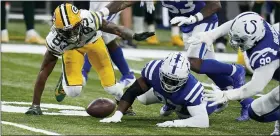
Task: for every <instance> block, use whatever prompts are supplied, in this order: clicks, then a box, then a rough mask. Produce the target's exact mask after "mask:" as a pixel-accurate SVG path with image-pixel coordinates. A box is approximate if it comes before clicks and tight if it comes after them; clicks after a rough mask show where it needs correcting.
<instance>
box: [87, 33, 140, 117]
mask: <svg viewBox="0 0 280 136" xmlns="http://www.w3.org/2000/svg"><path fill="white" fill-rule="evenodd" d="M84 48H85V49H86V51H87V54H88V58H89V61H90V63H91V65H92V67H93V68H94V69H95V71H96V72H97V74H98V76H99V79H100V80H101V85H102V86H103V88H104V90H105V91H106V92H108V93H109V94H111V95H113V96H115V98H116V100H117V101H119V100H120V98H121V97H122V95H123V88H122V87H121V85H120V84H119V83H116V77H115V73H114V70H113V66H112V63H111V60H110V56H109V53H108V51H107V48H106V46H105V43H104V41H103V40H102V38H99V39H98V40H97V41H96V42H94V43H92V44H87V45H86V46H84ZM125 114H128V115H135V113H134V112H133V110H132V108H130V109H129V110H127V111H126V113H125Z"/></svg>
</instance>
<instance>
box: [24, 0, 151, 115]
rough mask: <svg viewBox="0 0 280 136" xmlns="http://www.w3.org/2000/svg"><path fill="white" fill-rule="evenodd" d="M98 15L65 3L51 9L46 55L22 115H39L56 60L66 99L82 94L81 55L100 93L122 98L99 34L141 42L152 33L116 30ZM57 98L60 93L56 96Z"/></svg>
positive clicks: (117, 27)
mask: <svg viewBox="0 0 280 136" xmlns="http://www.w3.org/2000/svg"><path fill="white" fill-rule="evenodd" d="M102 18H103V14H102V13H101V12H90V11H88V10H78V9H77V8H76V7H75V6H74V5H71V4H69V3H65V4H61V5H60V6H58V7H57V8H56V9H55V12H54V16H53V26H52V27H51V31H50V32H49V34H48V36H47V37H46V47H47V51H46V53H45V56H44V60H43V62H42V65H41V69H40V72H39V73H38V77H37V80H36V83H35V87H34V95H33V103H32V106H31V107H30V108H29V109H28V111H27V112H26V114H32V115H42V111H41V109H40V101H41V96H42V93H43V90H44V88H45V83H46V81H47V78H48V76H49V75H50V74H51V72H52V70H53V68H54V66H55V64H56V62H57V59H58V58H57V56H58V55H62V64H63V65H62V71H63V72H62V80H61V81H62V83H61V85H60V86H62V88H63V90H64V92H65V93H66V95H68V96H71V97H76V96H78V95H79V94H80V93H81V91H82V88H83V86H82V84H83V78H82V73H81V70H82V66H83V63H84V54H85V53H87V54H88V58H89V61H90V63H91V64H92V66H93V68H94V69H95V70H96V72H97V73H98V76H99V79H100V80H101V85H102V86H103V88H104V90H105V91H106V92H108V93H110V94H112V95H113V96H115V98H116V100H119V99H120V98H121V96H122V94H123V90H122V89H120V87H119V85H118V84H117V83H116V78H115V75H114V70H113V67H112V64H111V60H110V56H109V54H108V52H107V49H106V46H105V44H104V41H103V39H102V38H101V35H102V34H101V31H104V32H108V33H112V34H116V35H118V36H120V37H122V38H124V39H134V40H137V41H141V40H145V39H147V38H148V37H150V36H153V35H154V32H144V33H140V34H135V33H134V32H133V31H132V30H130V29H128V28H125V27H123V26H117V25H115V24H113V23H111V22H107V21H106V20H104V19H102ZM57 93H58V95H59V93H61V92H57Z"/></svg>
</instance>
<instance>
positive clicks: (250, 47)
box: [188, 12, 280, 135]
mask: <svg viewBox="0 0 280 136" xmlns="http://www.w3.org/2000/svg"><path fill="white" fill-rule="evenodd" d="M278 25H279V24H278ZM276 27H277V26H275V28H276ZM275 28H274V27H273V26H272V25H270V24H269V23H267V22H266V21H264V20H263V18H262V17H261V16H259V15H258V14H257V13H255V12H245V13H242V14H240V15H238V16H237V17H236V18H235V19H233V20H230V21H228V22H226V23H225V24H223V25H222V26H220V27H218V28H216V29H214V30H212V31H209V32H204V33H200V34H198V35H195V36H194V37H192V38H190V40H189V41H188V42H189V43H190V44H196V43H201V42H204V43H206V44H207V45H210V44H212V42H213V41H214V40H215V39H217V38H219V37H221V36H224V35H226V34H227V33H229V37H230V43H231V45H232V47H234V48H241V50H243V51H246V54H247V55H248V58H249V62H250V66H251V68H252V69H253V70H254V73H253V76H252V79H251V81H249V82H248V83H247V84H245V85H244V86H242V87H240V88H238V89H230V90H228V91H224V92H218V91H206V93H207V94H205V97H206V100H208V101H214V103H213V104H211V105H210V106H212V105H216V104H219V103H224V102H227V101H229V100H240V99H244V98H248V97H252V96H254V95H256V94H258V93H261V92H262V91H263V89H264V88H265V86H266V85H267V84H268V83H269V82H270V80H271V79H274V80H277V81H280V78H279V75H280V68H279V58H280V57H279V56H278V54H277V53H278V52H279V50H280V45H279V42H280V41H279V39H280V36H279V29H278V30H276V29H275ZM278 28H279V26H278ZM279 106H280V105H279V85H278V86H277V87H275V88H274V89H273V90H271V91H270V92H269V93H267V94H265V95H264V96H262V97H260V98H258V99H256V100H254V101H253V102H252V103H251V105H250V107H249V115H250V118H252V119H254V120H256V121H259V122H271V121H277V122H276V124H275V125H276V127H275V131H274V133H273V134H278V135H279V122H278V121H279V119H280V111H279ZM277 126H278V127H277Z"/></svg>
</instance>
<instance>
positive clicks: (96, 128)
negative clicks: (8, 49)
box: [1, 23, 278, 135]
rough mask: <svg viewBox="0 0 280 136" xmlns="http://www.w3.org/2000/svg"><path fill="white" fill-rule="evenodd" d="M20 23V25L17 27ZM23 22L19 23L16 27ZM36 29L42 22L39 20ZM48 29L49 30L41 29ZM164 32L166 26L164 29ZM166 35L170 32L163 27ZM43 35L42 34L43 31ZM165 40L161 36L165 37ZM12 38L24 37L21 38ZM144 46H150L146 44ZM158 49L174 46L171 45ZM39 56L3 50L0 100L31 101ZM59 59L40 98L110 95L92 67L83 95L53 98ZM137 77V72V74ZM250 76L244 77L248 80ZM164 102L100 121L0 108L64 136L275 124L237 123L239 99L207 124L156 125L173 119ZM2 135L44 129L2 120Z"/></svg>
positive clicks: (250, 131) (246, 129)
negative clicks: (161, 112) (110, 121)
mask: <svg viewBox="0 0 280 136" xmlns="http://www.w3.org/2000/svg"><path fill="white" fill-rule="evenodd" d="M17 24H18V27H16V26H17ZM9 25H10V26H9V29H12V28H11V25H14V26H15V28H14V29H12V31H10V32H13V33H10V34H11V35H16V33H17V32H16V31H17V30H16V29H20V28H21V31H20V32H21V34H23V33H24V32H23V30H24V29H23V28H24V25H23V24H22V23H10V24H9ZM20 26H22V27H20ZM37 27H38V28H40V31H42V30H43V29H44V27H42V26H40V25H38V26H37ZM45 31H47V30H45ZM163 32H165V31H163ZM165 33H166V35H168V34H167V33H168V32H165ZM44 34H46V33H44ZM163 39H164V38H163ZM13 42H22V41H21V40H20V39H19V41H13ZM144 47H145V48H149V47H150V46H148V45H144ZM161 48H168V49H173V47H170V46H166V47H165V46H164V47H161ZM42 59H43V56H42V55H34V54H15V53H2V56H1V61H2V62H1V65H2V71H1V72H2V86H1V101H2V102H3V101H4V102H32V97H33V87H34V82H35V80H36V77H37V73H38V72H39V68H40V65H41V61H42ZM148 61H149V60H147V59H145V60H144V61H128V63H129V65H130V66H131V68H133V69H136V70H141V69H142V67H143V66H144V64H145V63H147V62H148ZM60 72H61V63H60V62H59V63H57V65H56V67H55V69H54V71H53V73H52V74H51V75H50V77H49V79H48V81H47V84H46V88H45V91H44V93H43V96H42V103H48V104H63V105H72V106H80V107H84V108H86V107H87V105H88V104H89V103H90V102H91V101H92V100H93V99H96V98H99V97H107V98H110V99H113V97H112V96H110V95H108V94H107V93H106V92H105V91H104V90H103V89H102V87H101V85H100V82H99V80H98V77H97V74H96V73H95V72H94V71H92V72H90V75H89V81H88V83H87V85H86V86H85V88H84V89H83V91H82V93H81V95H80V96H79V97H76V98H69V97H66V98H65V100H64V101H63V102H61V103H58V102H56V100H55V97H54V88H55V86H56V82H57V81H58V78H59V76H60ZM115 73H116V75H117V77H118V78H119V77H120V73H119V71H116V72H115ZM136 76H137V77H139V74H136ZM195 76H196V77H197V78H198V79H199V80H200V81H201V82H207V83H211V81H210V80H209V79H208V78H207V77H206V76H204V75H196V74H195ZM249 78H250V77H247V79H249ZM276 85H278V83H277V82H274V81H272V82H270V83H269V85H268V86H267V87H266V88H265V92H268V91H269V90H271V89H272V88H274V87H275V86H276ZM10 106H16V107H17V109H16V110H20V109H21V108H24V107H29V106H30V105H28V104H27V105H26V104H10ZM161 106H162V105H160V104H155V105H150V106H145V105H142V104H140V103H139V102H138V101H136V102H135V103H134V105H133V107H134V110H135V111H136V113H137V115H136V116H132V117H129V116H124V118H123V119H122V122H121V123H117V124H101V123H99V119H96V118H93V117H90V116H65V115H43V116H27V115H25V114H23V113H15V112H1V114H2V116H1V120H2V121H7V122H13V123H17V124H22V125H26V126H29V127H33V128H37V129H42V130H46V131H50V132H55V133H58V134H62V135H94V134H96V135H101V134H102V135H148V134H149V135H210V134H211V135H230V134H236V135H269V134H270V133H271V132H272V131H273V129H274V128H273V126H274V123H258V122H255V121H247V122H242V123H238V122H236V121H235V118H236V117H237V116H238V115H239V112H240V105H239V104H238V102H230V105H229V107H228V108H227V109H226V110H225V111H224V112H222V113H219V114H215V113H214V114H212V115H211V116H210V128H207V129H197V128H158V127H156V126H155V124H156V123H159V122H164V121H167V120H173V119H176V116H175V114H173V115H172V116H170V117H160V116H159V110H160V108H161ZM43 111H44V112H49V113H50V112H56V113H57V112H60V111H61V110H60V109H57V108H44V109H43ZM1 128H2V131H1V135H18V134H22V135H42V133H38V132H34V131H29V130H25V129H22V128H18V127H14V126H9V125H3V124H1Z"/></svg>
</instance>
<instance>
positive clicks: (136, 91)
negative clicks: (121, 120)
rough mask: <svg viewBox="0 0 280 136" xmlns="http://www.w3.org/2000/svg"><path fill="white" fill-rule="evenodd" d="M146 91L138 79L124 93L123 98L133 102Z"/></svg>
mask: <svg viewBox="0 0 280 136" xmlns="http://www.w3.org/2000/svg"><path fill="white" fill-rule="evenodd" d="M143 93H144V91H143V90H142V88H141V86H140V85H139V83H138V81H137V80H136V81H135V82H134V83H133V84H132V85H131V86H130V87H129V88H128V89H127V90H126V92H125V93H124V95H123V96H122V98H121V100H124V101H126V102H128V103H131V104H132V103H133V102H134V100H135V99H136V97H137V96H139V95H141V94H143Z"/></svg>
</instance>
